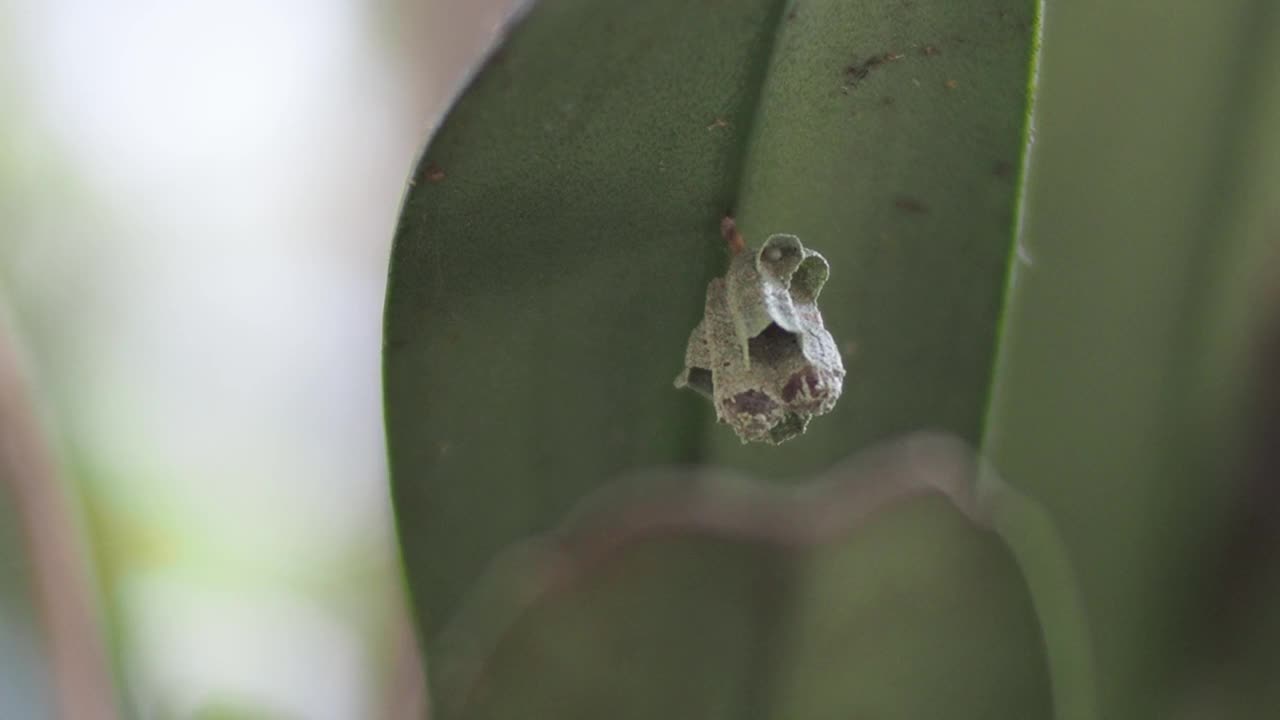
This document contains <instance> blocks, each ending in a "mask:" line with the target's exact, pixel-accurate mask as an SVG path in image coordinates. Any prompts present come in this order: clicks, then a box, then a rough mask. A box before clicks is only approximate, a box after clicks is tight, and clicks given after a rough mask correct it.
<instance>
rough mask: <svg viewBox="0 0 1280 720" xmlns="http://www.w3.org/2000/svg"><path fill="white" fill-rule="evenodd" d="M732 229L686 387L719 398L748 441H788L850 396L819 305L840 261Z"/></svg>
mask: <svg viewBox="0 0 1280 720" xmlns="http://www.w3.org/2000/svg"><path fill="white" fill-rule="evenodd" d="M725 232H726V237H728V238H729V240H730V246H731V248H733V249H734V250H735V254H734V256H733V259H732V260H731V261H730V263H729V270H728V272H726V273H725V276H724V277H722V278H716V279H714V280H712V281H711V284H710V285H708V286H707V302H706V309H705V310H704V315H703V318H702V321H701V322H699V323H698V325H697V327H695V328H694V329H693V334H692V335H691V336H690V337H689V348H688V350H687V351H686V353H685V362H684V364H685V369H684V370H683V371H682V372H681V373H680V375H679V376H678V377H677V378H676V387H690V388H693V389H694V390H697V391H699V392H701V393H703V394H704V395H706V396H707V397H709V398H711V400H712V402H713V403H714V404H715V408H716V417H717V418H719V419H720V421H722V422H725V423H728V424H729V425H730V426H732V427H733V430H734V432H736V433H737V434H738V437H739V438H741V439H742V441H743V442H744V443H747V442H767V443H773V444H778V443H781V442H784V441H786V440H790V439H791V438H793V437H796V436H797V435H799V434H801V433H803V432H804V430H805V427H806V426H807V425H808V424H809V420H810V418H812V417H813V416H814V415H822V414H823V413H826V412H830V411H831V408H832V407H834V406H835V404H836V399H837V398H839V397H840V389H841V385H842V384H843V382H844V364H843V363H842V362H841V361H840V352H839V351H838V350H837V349H836V344H835V341H834V340H833V339H832V337H831V333H829V332H827V330H826V328H825V327H824V326H823V324H822V315H821V314H820V313H819V312H818V304H817V301H818V293H819V291H821V290H822V286H823V284H824V283H825V282H826V281H827V276H828V275H829V274H830V267H829V266H828V265H827V261H826V259H824V258H823V257H822V256H821V255H819V254H818V253H816V252H814V251H813V250H809V249H806V248H805V247H804V245H802V244H801V243H800V239H799V238H797V237H795V236H794V235H774V236H772V237H770V238H769V239H768V240H766V241H765V243H764V245H763V246H761V248H760V249H759V250H758V251H752V250H750V249H749V248H744V247H742V242H741V235H738V234H737V232H736V230H734V229H733V225H732V222H731V221H729V220H726V226H725Z"/></svg>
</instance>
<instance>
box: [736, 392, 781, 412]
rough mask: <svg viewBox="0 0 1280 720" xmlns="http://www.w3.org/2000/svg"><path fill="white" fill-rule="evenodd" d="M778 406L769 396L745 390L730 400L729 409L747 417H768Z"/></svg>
mask: <svg viewBox="0 0 1280 720" xmlns="http://www.w3.org/2000/svg"><path fill="white" fill-rule="evenodd" d="M777 406H778V404H777V403H775V402H774V401H773V399H772V398H770V397H769V396H768V395H765V394H764V393H762V392H760V391H759V390H744V391H742V392H740V393H738V394H737V395H734V396H733V397H732V398H730V399H729V408H730V409H731V410H732V411H733V412H735V413H742V414H746V415H768V414H769V413H770V412H772V411H773V409H774V408H776V407H777Z"/></svg>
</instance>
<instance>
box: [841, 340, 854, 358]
mask: <svg viewBox="0 0 1280 720" xmlns="http://www.w3.org/2000/svg"><path fill="white" fill-rule="evenodd" d="M857 352H858V343H856V342H854V341H852V340H846V341H844V344H842V345H841V346H840V354H841V355H844V356H845V357H850V356H853V355H856V354H857Z"/></svg>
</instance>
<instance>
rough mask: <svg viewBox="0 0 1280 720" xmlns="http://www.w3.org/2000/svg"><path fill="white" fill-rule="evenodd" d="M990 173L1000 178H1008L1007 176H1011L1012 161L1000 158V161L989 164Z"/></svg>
mask: <svg viewBox="0 0 1280 720" xmlns="http://www.w3.org/2000/svg"><path fill="white" fill-rule="evenodd" d="M991 174H992V175H995V176H996V177H998V178H1000V179H1001V180H1008V179H1009V178H1011V177H1013V163H1011V162H1008V161H1006V160H1001V161H1000V162H997V163H996V164H995V165H993V166H991Z"/></svg>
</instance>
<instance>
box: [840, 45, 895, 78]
mask: <svg viewBox="0 0 1280 720" xmlns="http://www.w3.org/2000/svg"><path fill="white" fill-rule="evenodd" d="M902 57H903V56H902V55H901V54H899V53H892V52H886V53H879V54H877V55H872V56H871V57H869V58H867V59H866V60H863V61H862V62H860V63H858V62H854V63H850V64H849V65H846V66H845V68H844V74H845V76H847V77H848V85H857V84H858V81H860V80H864V79H866V77H867V76H868V75H870V74H871V71H872V70H874V69H875V68H877V67H880V66H881V65H883V64H885V63H887V62H894V61H896V60H901V59H902ZM846 87H847V86H846Z"/></svg>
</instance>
